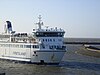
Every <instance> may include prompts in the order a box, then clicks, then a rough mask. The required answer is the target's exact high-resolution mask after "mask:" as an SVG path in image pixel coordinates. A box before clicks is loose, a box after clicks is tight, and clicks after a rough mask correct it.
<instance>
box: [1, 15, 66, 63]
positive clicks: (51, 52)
mask: <svg viewBox="0 0 100 75" xmlns="http://www.w3.org/2000/svg"><path fill="white" fill-rule="evenodd" d="M41 18H42V17H41V15H39V17H38V19H39V22H38V23H36V24H37V25H38V28H33V29H32V32H31V33H19V32H16V31H14V30H13V29H12V24H11V22H10V21H6V24H5V25H4V32H3V33H0V59H7V60H14V61H21V62H28V63H36V64H38V63H42V64H59V63H60V62H61V60H62V58H63V56H64V53H65V52H66V46H65V45H64V43H63V39H64V34H65V31H64V30H63V29H61V28H57V27H55V28H50V27H45V28H43V22H42V20H41Z"/></svg>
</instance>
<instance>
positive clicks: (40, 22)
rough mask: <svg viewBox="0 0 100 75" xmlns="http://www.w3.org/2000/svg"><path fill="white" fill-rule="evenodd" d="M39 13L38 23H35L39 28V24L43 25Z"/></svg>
mask: <svg viewBox="0 0 100 75" xmlns="http://www.w3.org/2000/svg"><path fill="white" fill-rule="evenodd" d="M41 18H42V17H41V15H39V17H38V19H39V22H38V23H36V24H37V25H38V27H39V28H38V29H41V26H42V25H43V22H42V20H41Z"/></svg>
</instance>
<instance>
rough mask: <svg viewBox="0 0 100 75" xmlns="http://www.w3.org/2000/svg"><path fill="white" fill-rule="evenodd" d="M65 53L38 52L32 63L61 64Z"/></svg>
mask: <svg viewBox="0 0 100 75" xmlns="http://www.w3.org/2000/svg"><path fill="white" fill-rule="evenodd" d="M64 53H65V51H63V50H62V51H56V50H55V51H54V50H50V51H48V50H47V51H45V50H44V51H36V54H33V56H32V57H31V62H32V63H45V64H56V63H57V64H59V63H60V61H61V60H62V57H63V56H64Z"/></svg>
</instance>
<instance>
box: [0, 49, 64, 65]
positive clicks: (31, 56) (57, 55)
mask: <svg viewBox="0 0 100 75" xmlns="http://www.w3.org/2000/svg"><path fill="white" fill-rule="evenodd" d="M8 49H9V48H1V52H0V58H1V59H8V60H15V61H23V62H29V63H42V64H43V63H44V64H59V63H60V61H61V59H62V57H63V56H64V53H65V50H30V49H28V50H26V49H18V48H17V49H13V48H12V49H10V50H8Z"/></svg>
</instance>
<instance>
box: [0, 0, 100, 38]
mask: <svg viewBox="0 0 100 75" xmlns="http://www.w3.org/2000/svg"><path fill="white" fill-rule="evenodd" d="M39 15H41V16H42V21H43V22H44V25H45V26H49V27H58V28H62V29H64V30H65V32H66V33H65V37H68V38H100V0H0V32H3V31H4V29H3V27H4V25H5V21H7V20H9V21H11V23H12V25H13V30H15V31H17V32H32V29H33V28H34V27H36V25H35V23H36V22H38V16H39Z"/></svg>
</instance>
